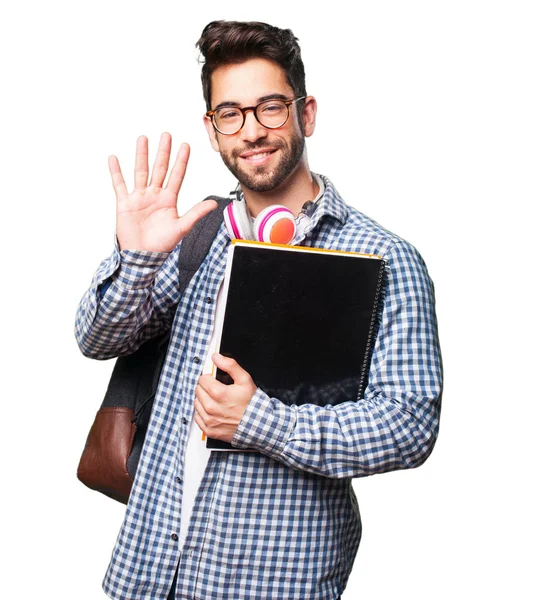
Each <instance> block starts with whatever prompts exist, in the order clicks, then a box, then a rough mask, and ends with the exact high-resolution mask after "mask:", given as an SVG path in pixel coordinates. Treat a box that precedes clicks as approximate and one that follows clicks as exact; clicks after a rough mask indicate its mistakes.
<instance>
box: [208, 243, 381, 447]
mask: <svg viewBox="0 0 548 600" xmlns="http://www.w3.org/2000/svg"><path fill="white" fill-rule="evenodd" d="M383 272H384V261H383V260H382V259H381V258H380V257H379V256H375V255H365V254H357V253H350V252H339V251H333V250H322V249H319V248H304V247H300V246H278V245H274V244H265V243H260V242H245V241H235V242H233V244H232V246H231V247H230V249H229V254H228V260H227V267H226V277H225V284H224V288H223V293H222V295H221V298H220V302H221V312H220V314H221V315H222V322H223V327H222V332H221V335H220V340H217V341H216V342H214V343H215V346H216V348H218V351H219V352H220V353H221V354H223V355H224V356H229V357H231V358H234V359H236V361H237V362H238V363H239V364H240V365H241V366H242V367H243V368H244V369H245V370H246V371H248V372H249V373H250V375H251V376H252V377H253V380H254V382H255V384H256V385H257V386H258V387H260V388H261V389H262V390H264V391H265V392H266V393H267V394H268V395H269V396H271V397H275V398H278V399H279V400H281V401H282V402H284V403H285V404H288V405H291V404H298V405H301V404H307V403H310V404H317V405H321V406H325V405H327V404H331V405H336V404H340V403H341V402H348V401H349V400H353V401H356V400H358V399H360V398H361V397H363V392H364V390H365V388H366V386H367V379H368V374H369V364H370V361H371V353H372V350H373V346H374V342H375V335H376V330H377V323H378V315H379V311H380V310H381V308H380V305H381V299H382V282H383ZM215 376H216V378H217V379H218V380H219V381H222V382H223V383H226V384H231V383H233V382H232V379H231V378H230V376H229V375H228V374H227V373H225V372H223V371H221V370H220V369H216V371H215ZM207 447H208V448H211V449H212V450H238V449H237V448H234V447H233V446H232V445H231V444H229V443H227V442H223V441H220V440H214V439H211V438H208V439H207Z"/></svg>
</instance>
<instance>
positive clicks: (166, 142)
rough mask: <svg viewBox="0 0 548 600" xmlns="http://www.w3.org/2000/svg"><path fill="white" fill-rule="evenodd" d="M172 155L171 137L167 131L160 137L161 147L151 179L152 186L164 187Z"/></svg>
mask: <svg viewBox="0 0 548 600" xmlns="http://www.w3.org/2000/svg"><path fill="white" fill-rule="evenodd" d="M170 154H171V135H170V134H169V133H168V132H167V131H166V132H164V133H162V136H161V137H160V146H159V148H158V154H156V160H155V161H154V166H153V167H152V177H151V178H150V185H152V186H155V187H162V186H163V185H164V179H165V177H166V173H167V170H168V167H169V155H170Z"/></svg>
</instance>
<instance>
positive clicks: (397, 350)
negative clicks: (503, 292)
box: [232, 240, 442, 478]
mask: <svg viewBox="0 0 548 600" xmlns="http://www.w3.org/2000/svg"><path fill="white" fill-rule="evenodd" d="M385 259H386V261H387V268H386V277H387V279H386V293H385V299H384V306H383V312H382V318H381V323H380V326H379V331H378V335H377V340H376V343H375V348H374V351H373V355H372V360H371V368H370V373H369V381H368V386H367V388H366V390H365V393H364V397H363V398H362V399H360V400H359V401H357V402H356V401H348V402H343V403H341V404H337V405H335V406H333V405H325V406H317V405H315V404H303V405H300V406H298V405H291V406H288V405H286V404H284V403H282V402H281V401H280V400H278V399H277V398H272V397H269V396H268V395H267V394H266V393H265V392H264V391H263V390H261V389H258V390H257V391H256V393H255V394H254V395H253V397H252V398H251V401H250V403H249V405H248V406H247V409H246V411H245V413H244V415H243V418H242V420H241V422H240V424H239V426H238V428H237V430H236V433H235V434H234V437H233V440H232V444H233V445H234V446H236V447H238V448H246V449H253V450H258V451H260V452H262V453H264V454H266V455H268V456H270V457H272V458H274V459H276V460H279V461H281V462H283V463H284V464H286V465H287V466H289V467H292V468H294V469H299V470H304V471H308V472H311V473H315V474H318V475H323V476H326V477H333V478H343V477H363V476H366V475H372V474H374V473H382V472H385V471H392V470H396V469H405V468H411V467H417V466H419V465H420V464H422V463H423V462H424V461H425V460H426V459H427V457H428V456H429V455H430V453H431V451H432V449H433V447H434V443H435V441H436V438H437V434H438V429H439V416H440V408H441V393H442V362H441V352H440V348H439V341H438V333H437V320H436V314H435V299H434V287H433V284H432V281H431V279H430V277H429V275H428V272H427V269H426V265H425V264H424V261H423V260H422V258H421V256H420V255H419V253H418V252H417V250H416V249H415V248H414V247H413V246H411V244H408V243H407V242H405V241H403V240H402V241H398V242H396V243H395V244H394V245H393V246H392V247H391V249H390V251H389V253H388V255H387V256H385ZM251 375H253V374H252V373H251Z"/></svg>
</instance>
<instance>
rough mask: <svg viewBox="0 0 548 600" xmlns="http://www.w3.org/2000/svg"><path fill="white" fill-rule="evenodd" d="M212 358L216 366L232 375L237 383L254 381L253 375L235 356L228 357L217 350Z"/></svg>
mask: <svg viewBox="0 0 548 600" xmlns="http://www.w3.org/2000/svg"><path fill="white" fill-rule="evenodd" d="M212 360H213V362H214V363H215V366H216V367H218V368H219V369H222V370H223V371H225V372H226V373H228V374H229V375H230V376H231V377H232V379H233V380H234V383H235V384H240V385H243V384H247V383H250V382H253V379H252V378H251V375H250V374H249V373H248V372H247V371H246V370H245V369H244V368H243V367H241V366H240V365H239V364H238V363H237V362H236V361H235V360H234V359H233V358H228V357H227V356H223V355H222V354H219V353H218V352H215V353H214V354H213V356H212Z"/></svg>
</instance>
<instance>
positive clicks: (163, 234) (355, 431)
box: [76, 22, 442, 600]
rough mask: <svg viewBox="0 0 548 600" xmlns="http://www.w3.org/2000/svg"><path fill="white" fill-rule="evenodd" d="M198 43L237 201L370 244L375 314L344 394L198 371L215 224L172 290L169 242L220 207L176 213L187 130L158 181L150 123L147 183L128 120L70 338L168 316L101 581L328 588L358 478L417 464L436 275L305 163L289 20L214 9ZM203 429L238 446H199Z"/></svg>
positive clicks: (118, 333)
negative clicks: (226, 15)
mask: <svg viewBox="0 0 548 600" xmlns="http://www.w3.org/2000/svg"><path fill="white" fill-rule="evenodd" d="M198 46H199V48H200V50H201V52H202V54H203V56H204V66H203V71H202V84H203V89H204V98H205V101H206V105H207V111H208V112H207V114H206V115H205V116H204V121H205V125H206V128H207V131H208V134H209V138H210V140H211V144H212V146H213V148H214V150H216V151H217V152H219V153H220V154H221V157H222V159H223V161H224V162H225V164H226V166H227V167H228V168H229V169H230V171H231V172H232V173H233V174H234V175H235V176H236V178H237V179H238V181H239V183H240V185H241V190H242V192H243V197H244V200H245V203H246V205H247V209H248V210H249V213H250V216H251V217H252V218H253V217H256V216H257V215H258V214H259V213H260V211H261V210H263V209H264V208H267V207H269V206H271V205H272V204H280V205H283V206H285V207H287V208H288V209H289V210H290V211H291V212H292V213H293V214H294V215H295V216H296V215H298V214H299V212H300V211H301V207H302V206H303V204H304V203H305V202H307V201H314V202H315V205H316V209H315V211H314V212H313V215H312V228H311V230H310V232H309V233H308V234H307V235H303V234H300V236H299V235H298V236H297V237H296V238H295V240H294V241H293V243H296V244H299V245H303V246H316V247H324V248H333V249H339V250H348V251H355V252H364V253H374V254H380V255H381V256H383V258H384V259H385V260H386V261H387V280H386V296H385V300H384V307H383V314H382V322H381V325H380V328H379V332H378V337H377V342H376V346H375V349H374V352H373V356H372V363H371V369H370V377H369V384H368V387H367V389H366V391H365V394H364V397H363V399H361V400H359V401H358V402H354V401H349V402H344V403H342V404H338V405H336V406H317V405H315V404H313V403H310V404H304V405H301V406H296V405H293V406H287V405H285V404H283V403H282V402H280V401H279V400H277V399H276V398H271V397H269V396H268V395H267V394H266V393H265V392H264V391H262V390H261V389H259V388H257V387H256V385H255V384H254V382H253V373H247V372H246V371H245V370H244V369H243V368H242V367H241V366H240V365H239V364H238V363H237V362H236V361H235V360H231V359H227V358H225V357H222V356H220V355H218V354H214V355H213V356H212V360H213V362H214V363H215V364H216V365H217V366H219V367H220V368H221V369H223V370H225V371H227V372H228V373H229V374H230V375H231V376H232V378H233V380H234V384H233V385H228V386H227V385H223V384H221V383H220V382H217V381H215V380H214V379H213V378H212V377H211V376H210V375H207V374H203V373H208V372H209V373H210V372H211V370H210V369H209V367H208V357H209V356H211V348H210V347H209V346H210V344H209V341H210V339H211V334H212V331H213V326H214V323H215V319H216V312H215V309H216V298H217V296H218V293H219V289H220V287H221V285H222V283H223V277H224V266H225V260H226V251H227V248H228V245H229V244H230V237H229V234H228V232H227V228H226V227H225V225H224V224H223V225H222V226H221V227H220V229H219V231H218V233H217V236H216V237H215V239H214V241H213V244H212V246H211V249H210V251H209V254H208V255H207V257H206V259H205V260H204V262H203V263H202V266H201V268H200V269H199V270H198V272H197V273H196V275H195V276H194V278H193V280H192V281H191V282H190V284H189V285H188V287H187V288H186V290H185V291H184V293H183V294H182V295H181V294H180V293H179V289H178V278H179V275H178V269H177V264H178V263H177V260H178V253H179V248H180V244H179V242H180V240H181V238H182V237H183V236H184V235H185V234H186V233H187V232H188V231H189V230H190V229H191V228H192V226H193V224H194V223H195V222H196V221H197V220H198V219H199V218H201V216H203V215H204V214H205V213H207V212H208V211H209V210H212V209H213V208H214V207H215V202H213V201H208V202H203V203H198V205H196V206H195V207H194V208H193V209H191V210H190V211H189V212H188V213H187V214H185V215H184V216H182V217H179V216H178V213H177V208H176V202H177V195H178V192H179V189H180V187H181V183H182V180H183V177H184V174H185V169H186V163H187V160H188V153H189V148H188V146H186V145H183V146H182V147H181V149H180V150H179V153H178V156H177V159H176V162H175V164H174V166H173V168H172V171H171V173H170V175H169V178H168V181H167V184H166V186H165V188H164V187H162V186H163V184H164V180H165V177H166V174H167V171H168V164H169V155H170V149H171V139H170V136H169V134H164V135H163V136H162V138H161V141H160V149H159V152H158V155H157V157H156V162H155V164H154V167H153V170H152V174H151V178H150V182H149V171H148V148H147V140H146V138H144V137H141V138H139V140H138V141H137V158H136V166H135V190H134V191H133V192H132V193H131V194H128V192H127V189H126V185H125V183H124V180H123V178H122V174H121V172H120V168H119V164H118V161H117V159H116V158H115V157H110V159H109V166H110V171H111V174H112V179H113V185H114V188H115V191H116V197H117V223H116V233H117V244H116V245H117V247H116V248H115V251H114V252H113V254H112V256H111V257H109V258H108V259H106V260H105V261H103V263H101V265H100V267H99V269H98V271H97V272H96V274H95V276H94V278H93V282H92V285H91V287H90V289H89V290H88V292H87V293H86V294H85V296H84V297H83V299H82V301H81V303H80V306H79V309H78V314H77V322H76V335H77V339H78V343H79V345H80V348H81V350H82V352H84V354H86V355H87V356H91V357H94V358H98V359H105V358H110V357H114V356H118V355H121V354H128V353H131V352H133V351H135V350H136V349H137V348H138V347H139V345H140V344H142V343H143V342H144V341H145V340H147V339H149V338H151V337H153V336H156V335H157V334H159V333H161V332H162V331H165V330H167V329H169V328H172V336H171V342H170V348H169V350H168V356H167V358H166V363H165V367H164V370H163V372H162V377H161V380H160V383H159V388H158V392H157V395H156V398H155V403H154V409H153V413H152V416H151V419H150V424H149V429H148V433H147V438H146V441H145V445H144V448H143V451H142V455H141V461H140V464H139V469H138V472H137V476H136V479H135V482H134V485H133V488H132V493H131V497H130V499H129V503H128V506H127V511H126V515H125V519H124V522H123V524H122V528H121V530H120V533H119V536H118V539H117V542H116V546H115V548H114V552H113V555H112V560H111V563H110V565H109V568H108V571H107V574H106V576H105V579H104V582H103V587H104V590H105V592H106V593H107V594H108V595H109V596H110V597H111V598H115V599H119V600H122V599H124V600H128V599H135V600H137V599H139V600H142V599H150V600H152V599H154V600H157V599H159V598H168V596H169V597H170V598H199V599H202V600H206V599H208V600H209V599H213V598H214V599H216V600H219V599H226V600H235V599H261V600H263V599H265V600H266V599H268V600H288V599H295V600H303V599H310V600H335V599H336V598H338V597H339V596H340V594H341V593H342V591H343V590H344V588H345V586H346V583H347V580H348V577H349V574H350V571H351V569H352V566H353V562H354V559H355V556H356V553H357V550H358V544H359V542H360V537H361V523H360V515H359V509H358V505H357V501H356V496H355V494H354V491H353V489H352V485H351V481H352V478H353V477H363V476H367V475H372V474H374V473H382V472H386V471H390V470H395V469H403V468H410V467H416V466H418V465H420V464H422V463H423V462H424V460H426V458H427V457H428V455H429V454H430V452H431V451H432V448H433V446H434V443H435V439H436V436H437V432H438V423H439V411H440V401H441V378H442V375H441V358H440V352H439V345H438V339H437V330H436V317H435V311H434V293H433V286H432V282H431V281H430V278H429V276H428V273H427V271H426V267H425V265H424V263H423V261H422V259H421V257H420V255H419V254H418V253H417V251H416V250H415V249H414V248H413V247H412V246H411V245H410V244H408V243H407V242H405V241H404V240H402V239H401V238H399V237H397V236H396V235H394V234H392V233H390V232H388V231H387V230H386V229H384V228H382V227H381V226H380V225H379V224H377V223H376V222H374V221H372V220H371V219H369V218H368V217H366V216H365V215H363V214H361V213H359V212H358V211H356V210H354V209H352V208H350V207H349V206H347V205H346V204H345V203H344V201H343V200H342V198H341V197H340V196H339V194H338V193H337V191H336V189H335V187H334V186H333V184H332V183H331V182H330V181H329V179H327V178H326V177H324V176H317V175H314V174H312V173H311V172H310V170H309V167H308V163H307V158H306V152H305V138H306V137H307V136H310V135H312V133H313V132H314V122H315V117H316V100H315V99H314V98H313V97H312V96H307V94H306V89H305V77H304V68H303V65H302V61H301V58H300V49H299V46H298V44H297V40H296V39H295V37H294V36H293V34H292V33H291V31H289V30H280V29H277V28H274V27H271V26H269V25H266V24H263V23H237V22H213V23H210V24H209V25H208V26H207V27H206V28H205V29H204V31H203V33H202V37H201V38H200V40H199V42H198ZM341 310H344V307H341ZM326 320H328V317H326ZM322 326H325V323H324V324H323V325H322ZM204 365H205V367H204ZM202 431H203V432H205V433H206V434H207V435H208V436H211V437H213V438H217V439H222V440H226V441H231V442H232V443H233V444H234V445H235V446H237V447H239V448H242V449H247V450H252V452H210V451H209V450H207V449H206V448H205V447H204V444H203V443H202V441H201V432H202Z"/></svg>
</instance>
